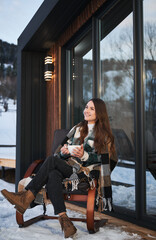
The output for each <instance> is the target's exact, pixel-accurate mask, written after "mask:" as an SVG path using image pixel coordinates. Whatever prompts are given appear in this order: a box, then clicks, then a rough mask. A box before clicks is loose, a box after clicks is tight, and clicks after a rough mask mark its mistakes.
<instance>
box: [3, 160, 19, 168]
mask: <svg viewBox="0 0 156 240" xmlns="http://www.w3.org/2000/svg"><path fill="white" fill-rule="evenodd" d="M0 166H2V167H10V168H16V160H15V159H8V158H0Z"/></svg>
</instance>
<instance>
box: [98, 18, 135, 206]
mask: <svg viewBox="0 0 156 240" xmlns="http://www.w3.org/2000/svg"><path fill="white" fill-rule="evenodd" d="M104 24H105V22H104V21H103V22H102V24H101V25H102V28H103V27H104ZM101 32H102V37H101V38H102V39H101V43H100V58H101V84H100V85H101V98H102V99H103V100H104V101H105V102H106V105H107V110H108V114H109V117H110V122H111V127H112V130H113V134H114V136H115V143H116V149H117V154H118V158H119V163H118V166H117V167H116V168H115V170H114V171H113V173H112V180H113V194H114V196H113V199H114V204H115V205H118V206H122V207H126V208H128V209H131V210H134V209H135V159H134V76H133V26H132V14H130V15H129V16H128V17H127V18H126V19H124V20H123V21H122V22H121V23H120V24H119V25H118V26H117V27H116V28H115V29H114V30H112V31H111V32H110V33H109V34H108V35H107V36H105V33H104V31H103V30H101ZM123 194H124V195H123Z"/></svg>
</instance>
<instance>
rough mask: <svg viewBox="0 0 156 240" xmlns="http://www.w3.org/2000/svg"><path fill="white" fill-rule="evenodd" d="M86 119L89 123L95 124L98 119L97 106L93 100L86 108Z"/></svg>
mask: <svg viewBox="0 0 156 240" xmlns="http://www.w3.org/2000/svg"><path fill="white" fill-rule="evenodd" d="M83 114H84V119H85V120H86V121H87V122H88V123H89V124H93V123H95V121H96V112H95V106H94V103H93V102H92V101H89V102H88V103H87V105H86V107H85V109H84V112H83Z"/></svg>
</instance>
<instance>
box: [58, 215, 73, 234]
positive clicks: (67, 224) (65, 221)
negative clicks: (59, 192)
mask: <svg viewBox="0 0 156 240" xmlns="http://www.w3.org/2000/svg"><path fill="white" fill-rule="evenodd" d="M59 222H60V224H61V228H62V231H63V232H64V237H65V238H69V237H73V236H74V235H75V233H76V231H77V229H76V227H75V226H74V225H73V223H72V222H71V220H70V219H69V217H68V216H67V215H66V213H65V214H63V215H61V216H60V217H59Z"/></svg>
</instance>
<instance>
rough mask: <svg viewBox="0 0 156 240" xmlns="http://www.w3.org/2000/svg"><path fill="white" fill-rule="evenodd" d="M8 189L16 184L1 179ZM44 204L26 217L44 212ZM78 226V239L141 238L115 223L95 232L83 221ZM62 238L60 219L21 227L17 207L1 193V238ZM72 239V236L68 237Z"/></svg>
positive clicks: (11, 188) (45, 239) (1, 183)
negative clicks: (16, 213)
mask: <svg viewBox="0 0 156 240" xmlns="http://www.w3.org/2000/svg"><path fill="white" fill-rule="evenodd" d="M4 188H6V189H8V190H9V191H13V192H14V189H15V185H14V184H10V183H7V182H5V181H3V180H1V179H0V191H1V190H2V189H4ZM42 210H43V209H42V206H36V207H34V208H32V209H28V210H27V211H26V213H25V215H24V216H25V219H29V217H34V216H36V215H37V214H39V213H42V212H43V211H42ZM67 213H68V215H69V216H71V217H74V216H76V217H78V215H80V217H82V216H83V215H82V214H79V213H76V212H74V211H70V210H67ZM47 214H50V215H52V214H53V207H52V205H48V206H47ZM74 224H75V226H76V228H77V236H76V238H75V239H76V240H84V238H85V240H94V239H100V240H129V239H131V240H137V239H141V237H140V236H138V235H137V234H134V233H133V234H130V233H128V232H125V231H124V230H123V229H121V228H120V227H115V226H113V225H110V224H108V225H106V226H104V227H102V228H100V230H99V232H97V233H95V234H89V233H88V231H87V228H86V224H85V223H82V222H74ZM36 239H42V240H56V239H57V240H61V239H64V237H63V234H62V231H61V228H60V224H59V222H58V220H44V221H40V222H38V223H35V224H33V225H31V226H29V227H26V228H19V227H18V225H17V223H16V216H15V209H14V207H13V206H12V205H11V204H10V203H9V202H8V201H7V200H6V199H5V198H4V197H3V195H2V194H1V193H0V240H36ZM68 239H71V238H68Z"/></svg>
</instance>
